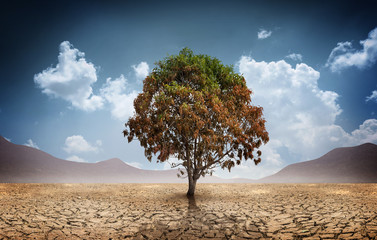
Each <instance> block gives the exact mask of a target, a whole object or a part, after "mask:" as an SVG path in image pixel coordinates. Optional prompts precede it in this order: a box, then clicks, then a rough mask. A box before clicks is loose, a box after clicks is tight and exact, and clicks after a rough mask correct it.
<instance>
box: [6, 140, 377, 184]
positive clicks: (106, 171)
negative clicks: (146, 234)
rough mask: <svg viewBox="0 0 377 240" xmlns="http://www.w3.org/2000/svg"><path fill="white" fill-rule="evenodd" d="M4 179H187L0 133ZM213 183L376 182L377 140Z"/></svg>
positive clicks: (212, 179) (213, 179) (174, 172)
mask: <svg viewBox="0 0 377 240" xmlns="http://www.w3.org/2000/svg"><path fill="white" fill-rule="evenodd" d="M0 182H20V183H21V182H22V183H186V182H187V179H182V178H178V177H177V170H176V169H171V170H143V169H138V168H135V167H132V166H130V165H128V164H126V163H125V162H123V161H122V160H120V159H118V158H112V159H109V160H105V161H102V162H97V163H80V162H72V161H67V160H63V159H59V158H56V157H54V156H51V155H50V154H47V153H45V152H43V151H41V150H38V149H35V148H31V147H27V146H24V145H17V144H13V143H11V142H8V141H7V140H5V139H4V138H3V137H1V136H0ZM199 182H210V183H253V182H255V183H368V182H377V145H375V144H371V143H366V144H363V145H360V146H356V147H346V148H337V149H334V150H332V151H330V152H329V153H327V154H325V155H324V156H322V157H320V158H318V159H315V160H311V161H306V162H300V163H295V164H291V165H288V166H287V167H285V168H283V169H282V170H280V171H279V172H277V173H276V174H273V175H271V176H268V177H265V178H262V179H259V180H251V179H242V178H236V179H222V178H219V177H215V176H206V177H205V178H200V179H199Z"/></svg>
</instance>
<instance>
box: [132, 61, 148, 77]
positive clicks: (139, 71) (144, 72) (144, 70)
mask: <svg viewBox="0 0 377 240" xmlns="http://www.w3.org/2000/svg"><path fill="white" fill-rule="evenodd" d="M132 68H133V69H134V71H135V74H136V78H137V79H138V80H139V81H142V80H144V78H146V77H147V76H148V74H149V65H148V63H146V62H140V63H139V64H138V65H137V66H135V65H132Z"/></svg>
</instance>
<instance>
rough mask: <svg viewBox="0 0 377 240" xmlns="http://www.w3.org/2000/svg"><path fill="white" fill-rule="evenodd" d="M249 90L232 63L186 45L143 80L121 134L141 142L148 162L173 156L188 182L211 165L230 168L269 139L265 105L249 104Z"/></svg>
mask: <svg viewBox="0 0 377 240" xmlns="http://www.w3.org/2000/svg"><path fill="white" fill-rule="evenodd" d="M251 94H252V91H251V90H250V89H248V88H247V86H246V82H245V79H244V77H243V76H242V75H240V74H237V73H235V72H234V70H233V67H232V66H227V65H223V64H222V63H221V62H220V61H219V60H218V59H216V58H213V57H210V56H208V55H202V54H200V55H195V54H194V53H193V52H192V51H191V50H190V49H188V48H184V49H183V50H181V51H180V53H179V54H178V55H172V56H168V57H166V58H165V59H163V60H162V61H159V62H157V63H156V67H155V68H154V69H153V70H152V72H151V73H150V74H149V76H147V77H146V78H145V79H144V81H143V91H142V93H140V94H139V95H138V96H137V98H136V99H135V101H134V108H135V115H134V116H132V117H131V118H130V119H129V120H128V122H127V123H126V124H125V126H126V129H125V130H124V131H123V133H124V136H125V137H127V138H128V141H129V142H131V141H132V140H133V139H134V138H137V139H138V140H139V141H140V145H141V146H142V147H144V149H145V156H146V157H147V159H148V160H149V161H151V160H152V156H153V155H156V156H157V162H165V161H167V160H168V159H169V158H171V157H175V158H177V159H178V163H172V167H177V166H182V167H183V168H184V169H185V170H186V171H180V173H181V174H182V175H186V174H187V177H188V181H189V191H188V193H187V194H188V195H193V194H194V192H195V185H196V181H197V180H198V179H199V178H200V177H201V176H205V175H206V174H212V173H213V170H214V168H216V167H221V168H223V169H224V168H226V169H228V170H229V171H230V170H231V168H232V167H234V166H235V165H236V164H237V165H239V164H240V163H241V161H242V160H245V161H246V160H253V161H254V163H255V164H258V163H259V162H260V161H261V158H260V156H261V151H260V150H258V148H259V147H260V146H261V145H262V143H267V142H268V140H269V138H268V133H267V131H266V128H265V119H264V118H263V113H262V111H263V109H262V107H260V106H253V105H252V103H251Z"/></svg>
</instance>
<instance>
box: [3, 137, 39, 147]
mask: <svg viewBox="0 0 377 240" xmlns="http://www.w3.org/2000/svg"><path fill="white" fill-rule="evenodd" d="M9 142H10V140H9ZM24 145H25V146H28V147H32V148H35V149H39V147H38V145H37V144H36V143H35V142H33V140H31V139H29V140H27V141H26V143H25V144H24Z"/></svg>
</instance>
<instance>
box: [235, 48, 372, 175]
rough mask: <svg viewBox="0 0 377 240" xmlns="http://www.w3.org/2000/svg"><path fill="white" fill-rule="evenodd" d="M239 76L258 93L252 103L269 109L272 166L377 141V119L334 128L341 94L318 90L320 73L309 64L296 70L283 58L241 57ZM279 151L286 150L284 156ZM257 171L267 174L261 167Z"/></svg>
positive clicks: (266, 153)
mask: <svg viewBox="0 0 377 240" xmlns="http://www.w3.org/2000/svg"><path fill="white" fill-rule="evenodd" d="M238 67H239V72H240V73H242V74H243V75H244V77H245V79H246V82H247V85H248V87H249V88H251V89H252V91H253V93H254V94H253V96H252V101H253V104H255V105H260V106H262V107H263V109H264V116H265V119H266V120H267V123H266V126H267V130H268V132H269V135H270V139H271V142H270V143H268V144H267V145H266V147H268V148H267V149H265V150H264V152H263V155H262V156H263V159H262V163H263V161H266V162H269V165H270V166H274V167H275V166H276V167H277V166H278V163H279V162H282V160H285V161H286V160H291V161H292V159H287V157H289V156H295V158H296V161H297V160H309V159H314V158H317V157H319V156H321V155H323V154H324V153H326V152H328V151H329V150H331V149H333V148H336V147H341V146H352V145H357V144H361V143H364V142H367V141H371V142H377V138H376V132H377V129H376V127H375V126H377V120H375V119H369V120H366V121H365V122H364V123H363V124H362V125H361V126H360V128H359V129H357V130H355V131H354V132H352V133H351V134H348V133H347V132H345V131H344V130H343V128H342V127H340V126H339V125H336V124H335V120H336V117H337V116H338V115H339V114H340V113H341V108H340V107H339V105H338V104H337V102H336V100H337V98H338V94H337V93H335V92H333V91H323V90H321V89H320V88H319V87H318V83H317V82H318V79H319V77H320V73H319V72H318V71H316V70H314V69H313V68H311V67H310V66H308V65H306V64H305V63H300V64H297V65H296V66H295V67H292V66H291V65H290V64H288V63H287V62H285V61H284V60H281V61H278V62H264V61H262V62H257V61H255V60H254V59H252V58H250V57H245V56H243V57H241V59H240V61H239V62H238ZM279 149H285V153H284V152H282V151H281V150H279ZM256 169H258V170H255V171H266V169H265V170H263V165H261V168H260V167H259V166H258V167H256Z"/></svg>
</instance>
